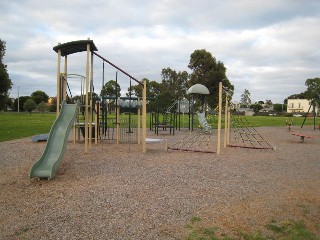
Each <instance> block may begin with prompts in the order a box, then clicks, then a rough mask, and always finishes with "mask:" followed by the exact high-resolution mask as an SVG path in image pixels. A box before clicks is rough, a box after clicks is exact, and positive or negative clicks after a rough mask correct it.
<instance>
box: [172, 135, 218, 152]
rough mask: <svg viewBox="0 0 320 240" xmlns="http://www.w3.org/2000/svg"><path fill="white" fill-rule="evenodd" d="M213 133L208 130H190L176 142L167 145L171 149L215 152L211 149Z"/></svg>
mask: <svg viewBox="0 0 320 240" xmlns="http://www.w3.org/2000/svg"><path fill="white" fill-rule="evenodd" d="M212 139H213V135H212V134H211V133H209V132H203V131H201V132H195V133H194V132H190V133H189V134H188V135H186V136H184V137H183V138H181V139H180V140H179V141H177V142H176V143H174V144H172V145H171V146H168V149H171V150H180V151H189V152H203V153H216V152H215V151H213V149H212V148H213V146H214V145H213V141H212Z"/></svg>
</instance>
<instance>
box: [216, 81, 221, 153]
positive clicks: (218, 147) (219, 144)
mask: <svg viewBox="0 0 320 240" xmlns="http://www.w3.org/2000/svg"><path fill="white" fill-rule="evenodd" d="M218 107H219V112H218V144H217V154H220V148H221V112H222V82H219V105H218Z"/></svg>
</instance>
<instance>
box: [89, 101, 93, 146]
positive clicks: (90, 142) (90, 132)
mask: <svg viewBox="0 0 320 240" xmlns="http://www.w3.org/2000/svg"><path fill="white" fill-rule="evenodd" d="M89 106H90V108H89V148H91V145H92V121H93V119H92V99H90V105H89Z"/></svg>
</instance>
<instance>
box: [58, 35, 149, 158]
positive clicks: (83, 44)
mask: <svg viewBox="0 0 320 240" xmlns="http://www.w3.org/2000/svg"><path fill="white" fill-rule="evenodd" d="M53 50H54V51H55V52H57V54H58V66H57V115H58V114H59V110H60V109H59V105H60V102H61V101H64V100H66V90H67V89H66V87H67V81H66V77H63V78H61V77H60V76H67V56H68V55H70V54H74V53H77V52H83V51H86V53H87V56H86V76H85V79H84V80H85V84H84V86H83V89H84V92H83V93H84V94H83V96H84V98H85V99H84V102H83V104H82V106H83V107H84V113H83V115H84V121H83V123H80V124H79V125H78V126H81V125H82V127H83V128H84V141H85V153H87V152H88V148H89V147H90V146H91V144H92V140H93V139H94V142H95V144H97V142H98V139H99V135H100V131H99V130H100V122H99V118H100V115H99V114H100V112H99V110H100V106H99V103H98V104H96V106H94V101H93V96H92V94H93V59H94V56H96V57H98V58H99V59H101V60H102V61H103V63H105V62H106V63H108V64H109V65H111V66H112V67H114V68H115V69H117V70H118V71H120V72H122V73H123V74H125V75H126V76H128V77H129V78H130V81H131V80H133V81H135V82H137V83H138V84H140V85H142V86H143V91H142V138H141V143H142V151H143V153H145V152H146V142H145V139H146V82H141V81H139V80H137V79H136V78H134V77H133V76H132V75H130V74H128V73H127V72H125V71H124V70H122V69H121V68H119V67H117V66H116V65H115V64H113V63H112V62H110V61H109V60H107V59H106V58H104V57H102V56H101V55H99V54H98V53H97V52H96V51H97V50H98V49H97V47H96V46H95V44H94V42H93V41H92V40H90V39H88V40H79V41H73V42H68V43H64V44H58V45H57V46H55V47H54V48H53ZM90 53H91V54H90ZM90 55H91V57H90ZM61 57H64V60H65V61H64V72H63V73H62V74H61V73H60V72H61V71H60V65H61ZM89 79H90V81H89ZM89 82H90V84H89ZM94 109H95V112H96V113H97V114H96V115H95V116H94V114H93V113H94ZM118 119H120V118H117V119H116V120H118ZM114 124H116V125H119V124H120V122H115V123H114ZM93 126H96V127H93ZM93 130H94V133H93ZM93 136H94V137H93ZM117 136H120V128H119V127H118V126H117ZM117 142H118V141H117Z"/></svg>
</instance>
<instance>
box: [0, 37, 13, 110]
mask: <svg viewBox="0 0 320 240" xmlns="http://www.w3.org/2000/svg"><path fill="white" fill-rule="evenodd" d="M5 53H6V42H4V41H2V40H1V39H0V111H1V110H6V106H7V102H8V99H9V94H8V91H9V90H10V89H11V88H12V82H11V79H10V77H9V74H8V71H7V65H4V64H3V62H2V61H3V57H4V56H5Z"/></svg>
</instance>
